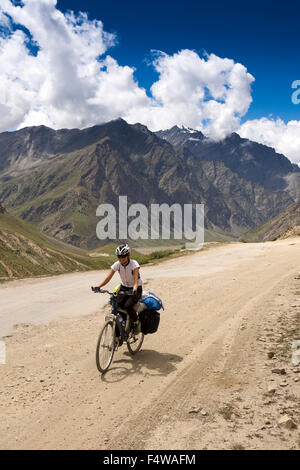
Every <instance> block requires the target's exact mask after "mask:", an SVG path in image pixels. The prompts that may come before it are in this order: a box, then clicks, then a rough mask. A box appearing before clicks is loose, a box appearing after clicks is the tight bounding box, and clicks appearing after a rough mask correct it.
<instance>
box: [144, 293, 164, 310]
mask: <svg viewBox="0 0 300 470" xmlns="http://www.w3.org/2000/svg"><path fill="white" fill-rule="evenodd" d="M141 302H143V303H144V304H145V305H146V308H147V309H148V310H160V309H161V308H162V309H163V310H164V306H163V303H162V301H161V299H160V298H159V297H157V295H155V294H154V293H153V292H145V293H143V295H142V298H141Z"/></svg>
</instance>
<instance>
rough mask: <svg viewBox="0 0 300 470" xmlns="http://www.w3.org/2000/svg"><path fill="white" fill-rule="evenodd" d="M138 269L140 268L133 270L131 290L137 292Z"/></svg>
mask: <svg viewBox="0 0 300 470" xmlns="http://www.w3.org/2000/svg"><path fill="white" fill-rule="evenodd" d="M139 269H140V268H135V269H134V270H133V281H134V284H133V290H137V288H138V279H139Z"/></svg>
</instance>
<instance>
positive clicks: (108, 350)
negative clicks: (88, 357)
mask: <svg viewBox="0 0 300 470" xmlns="http://www.w3.org/2000/svg"><path fill="white" fill-rule="evenodd" d="M115 347H116V335H115V328H114V323H113V321H111V320H109V321H107V322H106V323H105V325H104V327H103V328H102V330H101V333H100V335H99V338H98V342H97V348H96V363H97V368H98V370H99V371H100V372H102V373H104V372H106V371H107V369H108V368H109V366H110V364H111V361H112V359H113V356H114V352H115Z"/></svg>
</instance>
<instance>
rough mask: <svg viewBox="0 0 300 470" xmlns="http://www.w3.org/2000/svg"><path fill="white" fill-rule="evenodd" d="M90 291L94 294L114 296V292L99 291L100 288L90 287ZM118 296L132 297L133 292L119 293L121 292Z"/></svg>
mask: <svg viewBox="0 0 300 470" xmlns="http://www.w3.org/2000/svg"><path fill="white" fill-rule="evenodd" d="M91 289H92V291H93V292H94V294H109V295H114V294H115V292H109V290H106V289H101V288H100V287H91ZM118 294H120V295H134V291H133V290H131V291H130V290H128V291H121V292H118Z"/></svg>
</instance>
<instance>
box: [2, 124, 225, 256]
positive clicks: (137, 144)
mask: <svg viewBox="0 0 300 470" xmlns="http://www.w3.org/2000/svg"><path fill="white" fill-rule="evenodd" d="M69 132H70V135H69V134H68V132H67V131H64V135H65V139H64V142H62V141H61V135H62V134H61V131H57V133H58V135H56V137H55V138H54V144H53V147H51V145H50V143H49V142H51V138H52V137H53V136H55V131H53V130H52V129H47V128H45V127H41V128H28V129H27V130H26V132H25V130H24V129H23V130H21V131H17V132H16V133H12V135H14V134H17V139H18V140H19V139H20V135H21V136H22V135H23V136H24V149H23V151H21V150H20V151H19V153H18V155H17V156H16V154H15V153H14V151H13V150H12V151H11V152H10V153H9V152H8V150H7V152H6V153H5V154H2V155H1V159H2V160H4V162H2V168H3V170H2V173H0V198H1V200H3V201H5V204H6V207H8V208H10V209H11V210H13V212H14V214H16V215H18V216H20V217H21V218H22V219H25V220H27V221H29V222H31V223H33V224H35V225H37V226H38V227H39V228H40V229H42V230H44V231H46V232H47V233H50V234H51V235H54V236H56V237H58V238H60V239H62V240H64V241H67V242H70V243H72V244H75V245H78V246H82V247H89V248H94V247H96V246H98V245H99V240H98V239H97V238H96V233H95V228H96V224H97V222H98V221H99V219H98V218H97V217H96V208H97V206H98V205H99V204H100V203H104V202H109V203H111V204H114V206H115V207H118V198H119V195H127V197H128V204H132V203H142V204H145V205H148V204H150V203H155V202H156V203H160V204H161V203H163V202H165V203H168V204H170V205H171V204H173V203H174V202H177V203H180V204H184V203H200V202H203V203H204V204H205V206H206V216H207V217H206V219H207V220H206V227H207V229H208V230H217V231H219V232H222V231H223V230H225V231H227V232H230V224H229V222H228V220H229V218H230V213H229V211H228V208H227V207H226V204H225V203H224V201H223V198H222V196H221V195H220V194H219V192H218V191H217V189H216V188H215V187H214V186H213V184H211V183H210V181H209V180H208V178H207V177H206V176H205V174H204V171H203V169H202V167H201V165H199V164H198V162H197V160H196V159H195V157H194V156H193V155H192V154H191V153H190V152H189V151H187V150H185V149H178V150H177V149H174V147H173V146H172V145H170V144H169V143H168V142H166V141H164V140H162V139H160V138H158V137H157V136H156V135H155V134H153V133H152V132H150V131H149V130H148V129H147V128H146V127H144V126H142V125H140V124H136V125H131V126H130V125H128V124H127V123H126V122H125V121H123V120H121V119H119V120H117V121H112V122H110V123H107V124H104V125H102V126H95V127H94V128H91V129H86V130H84V131H76V132H75V131H74V130H71V131H69ZM81 132H82V133H83V135H82V134H81ZM76 135H77V137H78V140H76V138H75V137H74V136H76ZM28 136H30V137H28ZM1 138H2V135H0V148H2V145H1ZM4 138H5V139H6V138H7V136H4ZM10 138H12V137H11V136H10ZM29 142H30V145H29ZM11 143H12V141H11ZM58 143H59V144H58ZM18 145H19V146H20V149H21V148H22V145H21V144H20V142H19V144H18ZM58 145H59V146H58ZM71 145H72V147H70V146H71ZM11 147H12V145H11ZM74 148H76V150H74ZM61 149H64V151H65V150H66V149H68V151H67V152H66V153H60V152H61V151H62V150H61ZM3 155H5V157H4V156H3Z"/></svg>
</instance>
